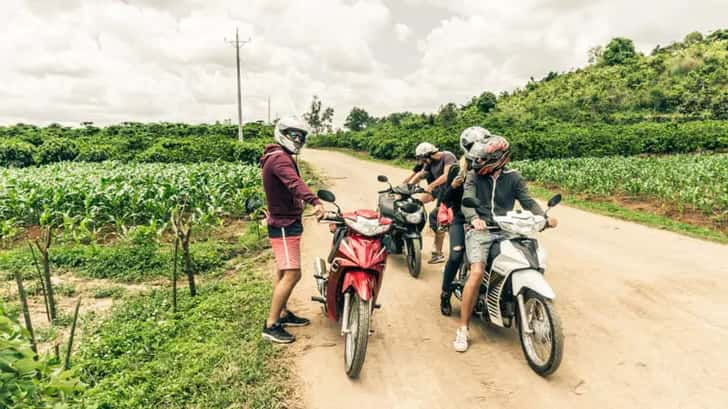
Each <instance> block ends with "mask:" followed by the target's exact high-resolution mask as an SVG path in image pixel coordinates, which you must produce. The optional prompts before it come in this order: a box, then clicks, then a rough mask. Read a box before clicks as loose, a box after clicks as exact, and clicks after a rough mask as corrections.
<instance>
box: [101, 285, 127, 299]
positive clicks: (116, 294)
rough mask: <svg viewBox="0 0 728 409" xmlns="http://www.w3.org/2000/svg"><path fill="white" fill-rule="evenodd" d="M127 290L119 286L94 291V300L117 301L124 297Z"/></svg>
mask: <svg viewBox="0 0 728 409" xmlns="http://www.w3.org/2000/svg"><path fill="white" fill-rule="evenodd" d="M125 294H126V288H124V287H119V286H108V287H99V288H97V289H95V290H94V293H93V297H94V298H113V299H115V300H117V299H119V298H122V297H124V295H125Z"/></svg>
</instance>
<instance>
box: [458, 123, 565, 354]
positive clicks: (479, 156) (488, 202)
mask: <svg viewBox="0 0 728 409" xmlns="http://www.w3.org/2000/svg"><path fill="white" fill-rule="evenodd" d="M468 155H469V157H470V159H471V160H472V167H473V170H472V171H471V172H469V173H468V176H467V178H466V179H465V184H464V187H463V198H474V199H478V201H479V206H478V207H477V208H468V207H463V208H462V210H463V215H464V216H465V220H466V223H468V224H469V225H470V226H472V229H469V230H468V232H467V234H466V235H465V247H466V251H467V254H468V262H469V263H470V272H469V273H468V281H467V283H466V284H465V288H463V302H462V304H461V309H460V327H459V328H458V329H457V332H456V334H455V341H454V342H453V347H454V348H455V350H456V351H457V352H465V351H467V349H468V327H469V325H470V318H471V316H472V314H473V307H474V306H475V302H476V301H477V297H478V291H479V289H480V283H481V282H482V280H483V275H484V272H485V263H486V261H487V258H488V252H489V251H490V247H491V245H492V243H493V240H494V239H495V237H494V235H493V234H491V233H490V232H489V231H488V225H493V224H494V223H495V221H494V219H493V216H495V215H499V216H502V215H505V214H506V213H507V212H508V211H510V210H513V207H514V205H515V202H516V201H518V202H519V203H520V204H521V207H523V208H524V209H525V210H529V211H531V212H532V213H534V214H538V215H543V214H544V211H543V209H542V208H541V206H539V204H538V203H537V202H536V201H535V200H534V199H533V198H532V197H531V195H530V194H529V193H528V188H527V187H526V181H525V180H524V179H523V176H521V174H520V173H518V172H516V171H515V170H513V169H509V168H508V167H507V166H506V165H507V164H508V162H509V161H510V158H511V149H510V144H509V143H508V141H507V140H506V139H505V138H504V137H502V136H498V135H493V136H491V137H490V138H488V140H487V141H486V142H485V143H475V144H474V145H473V147H472V148H470V152H469V153H468ZM557 224H558V220H557V219H556V218H555V217H549V219H548V226H549V227H556V226H557Z"/></svg>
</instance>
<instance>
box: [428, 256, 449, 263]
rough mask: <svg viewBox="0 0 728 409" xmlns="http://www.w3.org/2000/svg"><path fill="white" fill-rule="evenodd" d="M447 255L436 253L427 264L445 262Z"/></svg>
mask: <svg viewBox="0 0 728 409" xmlns="http://www.w3.org/2000/svg"><path fill="white" fill-rule="evenodd" d="M445 260H446V259H445V255H443V254H435V255H433V256H432V258H431V259H430V261H428V262H427V264H440V263H444V262H445Z"/></svg>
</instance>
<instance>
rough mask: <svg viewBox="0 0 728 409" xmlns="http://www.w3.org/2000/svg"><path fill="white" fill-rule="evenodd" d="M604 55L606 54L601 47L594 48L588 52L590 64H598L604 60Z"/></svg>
mask: <svg viewBox="0 0 728 409" xmlns="http://www.w3.org/2000/svg"><path fill="white" fill-rule="evenodd" d="M602 54H604V48H602V46H601V45H597V46H595V47H592V48H590V49H589V51H588V52H587V55H588V56H589V64H596V63H598V62H599V61H601V60H602Z"/></svg>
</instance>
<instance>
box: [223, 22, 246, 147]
mask: <svg viewBox="0 0 728 409" xmlns="http://www.w3.org/2000/svg"><path fill="white" fill-rule="evenodd" d="M251 40H252V38H248V39H247V40H245V41H243V42H240V38H239V36H238V29H237V27H236V28H235V41H234V42H233V41H228V40H225V41H226V42H227V43H229V44H230V45H232V46H233V47H235V61H236V65H237V73H238V140H239V141H240V142H242V141H243V101H242V91H241V84H240V49H241V48H242V47H244V46H245V44H247V43H249V42H250V41H251Z"/></svg>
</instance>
